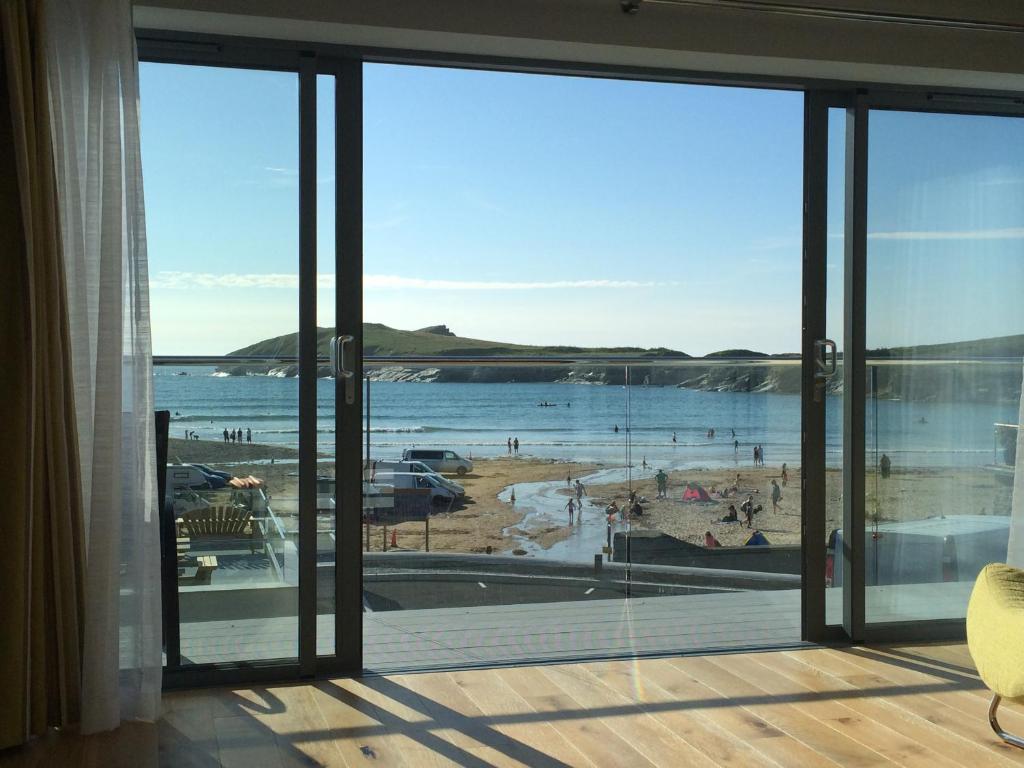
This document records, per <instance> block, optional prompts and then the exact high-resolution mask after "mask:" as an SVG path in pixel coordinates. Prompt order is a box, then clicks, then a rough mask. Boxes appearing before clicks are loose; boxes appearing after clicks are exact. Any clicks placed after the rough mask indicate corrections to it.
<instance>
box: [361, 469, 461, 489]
mask: <svg viewBox="0 0 1024 768" xmlns="http://www.w3.org/2000/svg"><path fill="white" fill-rule="evenodd" d="M378 472H411V473H413V474H419V475H430V476H431V477H434V478H436V479H437V481H438V482H439V483H441V485H443V486H444V487H445V488H447V489H448V490H449V491H451V492H452V493H454V494H455V495H456V496H464V495H465V494H466V489H465V488H463V487H462V486H461V485H459V484H458V483H456V482H455V481H454V480H449V479H448V478H447V477H445V476H444V475H442V474H440V473H439V472H435V471H434V470H433V469H431V468H430V467H428V466H427V465H426V464H424V463H423V462H422V461H383V460H376V461H371V462H369V463H368V464H366V465H365V468H364V470H363V480H370V481H371V482H372V481H373V480H374V479H375V478H376V476H377V473H378Z"/></svg>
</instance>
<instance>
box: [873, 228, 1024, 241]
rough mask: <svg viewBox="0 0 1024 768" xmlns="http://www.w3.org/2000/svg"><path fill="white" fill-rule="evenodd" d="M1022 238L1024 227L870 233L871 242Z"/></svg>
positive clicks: (1023, 236)
mask: <svg viewBox="0 0 1024 768" xmlns="http://www.w3.org/2000/svg"><path fill="white" fill-rule="evenodd" d="M1022 238H1024V227H1005V228H1002V229H964V230H941V229H940V230H908V231H905V232H869V233H868V239H869V240H1020V239H1022Z"/></svg>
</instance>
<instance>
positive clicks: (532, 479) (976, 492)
mask: <svg viewBox="0 0 1024 768" xmlns="http://www.w3.org/2000/svg"><path fill="white" fill-rule="evenodd" d="M168 453H169V457H170V458H171V460H177V459H180V460H182V461H186V462H187V461H194V462H199V463H204V464H209V465H211V466H214V467H216V468H220V469H225V470H227V471H231V472H232V473H234V474H236V475H238V476H248V475H254V476H256V477H258V478H261V479H262V480H264V482H265V483H266V486H267V489H268V492H269V493H270V495H271V497H272V499H274V500H275V501H276V502H277V503H276V504H275V510H276V511H278V512H279V514H281V516H282V517H288V516H290V515H293V514H294V511H293V510H294V509H296V508H297V488H298V465H297V463H296V459H297V452H296V451H295V450H293V449H290V448H284V447H277V446H266V445H256V444H253V445H233V444H230V443H219V442H215V441H201V440H198V441H186V440H180V439H174V438H172V439H171V441H170V445H169V450H168ZM271 459H273V460H274V462H275V463H273V464H271V463H269V462H270V460H271ZM278 462H280V463H278ZM318 472H319V473H321V474H325V475H333V474H334V465H333V463H331V462H328V461H321V462H320V464H319V465H318ZM616 474H617V475H618V476H619V477H618V479H616V480H614V481H612V482H589V483H587V484H586V494H587V495H586V496H585V497H584V515H585V521H586V522H587V523H588V524H589V525H591V526H596V525H597V524H598V521H601V520H603V510H604V508H605V507H606V506H607V505H608V504H609V503H610V502H611V501H612V500H613V499H614V500H615V501H616V502H617V503H618V504H619V506H620V507H621V506H623V504H624V503H625V501H626V499H627V498H628V494H629V489H630V487H632V488H633V489H635V490H636V491H637V493H638V495H639V496H641V497H643V498H645V499H646V502H645V503H644V504H643V508H644V511H645V514H644V515H643V516H642V517H634V518H633V519H632V520H631V525H632V526H633V527H638V528H648V529H654V530H660V531H663V532H664V533H667V534H669V535H671V536H674V537H676V538H679V539H682V540H684V541H687V542H689V543H692V544H703V542H704V532H705V531H711V532H712V533H713V534H714V536H715V537H716V538H717V539H718V540H719V541H720V542H721V543H722V545H724V546H740V545H743V544H744V543H745V542H746V540H747V538H748V537H749V536H750V533H751V530H749V529H748V528H747V526H746V524H745V523H722V522H721V519H722V518H723V517H725V516H726V514H727V510H728V506H729V504H735V505H736V506H737V508H739V505H740V503H741V502H742V501H743V499H745V498H746V496H747V495H748V494H750V495H752V496H753V497H754V503H755V504H759V505H761V506H762V510H761V512H759V513H758V514H757V515H755V517H754V529H757V530H760V531H761V532H762V533H763V534H764V535H765V537H767V539H768V541H769V542H770V543H771V544H784V545H794V544H799V542H800V519H801V512H802V510H801V506H800V480H801V476H800V470H799V468H797V467H794V466H792V465H790V466H789V472H788V475H789V477H788V484H787V485H786V486H785V487H782V480H781V466H767V467H758V468H754V467H752V466H749V465H748V466H746V467H742V466H741V467H738V468H729V469H694V470H686V471H683V470H672V471H669V472H668V476H669V480H668V498H665V499H658V498H657V483H656V481H655V479H654V470H653V469H647V470H643V469H637V468H634V469H633V472H632V478H631V479H630V480H627V479H626V476H625V470H624V469H622V468H615V467H603V466H601V465H598V464H593V463H588V464H582V463H575V462H561V461H554V460H551V459H539V458H535V457H530V456H518V457H500V458H494V459H477V460H476V461H475V466H474V471H473V472H472V473H470V474H468V475H466V476H464V477H463V478H460V479H459V482H460V483H461V484H462V485H463V486H464V487H465V489H466V496H465V499H464V500H463V502H462V503H461V504H460V505H459V506H458V507H457V508H456V509H454V510H453V511H451V512H449V513H439V514H435V515H433V516H431V518H430V524H429V525H430V551H432V552H465V553H482V552H486V551H487V548H488V547H490V548H491V551H492V552H495V553H509V552H514V553H516V554H524V553H526V550H525V549H524V547H527V548H528V549H529V550H532V551H531V552H530V553H531V554H536V553H537V552H538V550H547V549H550V548H551V547H554V546H556V545H559V544H560V543H561V544H563V545H564V544H565V543H571V542H567V540H569V539H571V538H573V537H574V536H575V537H578V536H580V535H581V531H580V528H579V527H578V526H577V527H576V528H570V527H569V526H568V524H567V520H566V521H565V522H563V516H562V514H560V513H559V514H557V515H554V514H551V515H547V516H544V515H537V514H534V513H535V512H536V509H534V508H532V507H531V506H530V503H529V501H530V499H532V498H534V493H535V491H536V489H538V488H539V489H542V490H543V491H544V494H546V495H542V496H537V497H536V498H538V499H540V500H542V501H543V500H545V499H546V500H547V503H548V505H549V507H550V508H554V509H559V508H560V507H561V505H562V504H564V502H565V501H568V498H569V496H570V494H571V493H572V491H571V490H570V488H569V487H567V486H566V484H565V481H566V477H567V476H570V477H571V478H573V479H575V478H577V477H582V478H585V479H586V478H593V477H597V478H601V477H604V476H609V475H616ZM737 474H738V479H737ZM773 479H774V480H776V481H777V482H778V483H779V485H780V489H781V491H782V499H781V502H780V504H779V508H778V510H775V511H773V509H772V504H771V481H772V480H773ZM687 483H697V484H699V485H701V486H702V487H703V488H704V489H706V490H707V491H708V492H709V493H710V494H711V501H710V502H703V503H702V502H683V501H682V494H683V490H684V488H685V487H686V484H687ZM733 484H736V485H737V486H738V489H739V492H738V493H737V494H735V495H730V496H729V497H727V498H722V497H721V496H719V495H718V493H716V492H720V491H721V489H723V488H725V487H727V486H732V485H733ZM876 486H877V494H876ZM511 488H516V489H517V496H518V498H519V502H518V503H517V504H516V505H513V504H511V503H510V501H509V491H510V489H511ZM826 493H827V508H826V511H825V517H826V523H825V529H826V532H828V531H830V530H832V529H833V528H838V527H841V526H842V474H841V472H839V471H838V470H830V471H828V472H827V474H826ZM866 494H867V512H868V519H869V522H870V521H873V520H876V519H877V520H878V522H889V521H899V520H914V519H921V518H926V517H931V516H934V515H938V514H1007V513H1008V510H1009V508H1010V494H1011V486H1010V485H1009V484H1008V483H1006V482H1004V481H1002V480H1000V479H998V478H997V477H996V476H995V475H994V474H993V473H991V472H989V471H987V470H986V469H984V468H981V467H979V468H964V469H952V468H949V469H913V468H906V469H900V468H897V469H895V470H894V471H893V474H892V475H891V476H890V477H888V478H884V479H883V478H881V477H878V478H876V477H875V475H874V474H872V473H869V474H868V477H867V479H866ZM499 495H501V496H502V499H499ZM330 525H332V522H331V521H330V520H328V519H324V520H322V521H321V526H320V527H321V528H325V527H329V526H330ZM620 529H621V528H620ZM392 530H395V535H396V539H397V545H398V547H399V548H400V549H411V550H422V549H424V548H425V544H426V525H425V523H424V522H423V521H412V522H405V523H401V524H398V525H394V526H389V527H388V532H387V534H386V536H387V539H388V541H389V546H388V548H389V549H390V548H391V547H390V538H391V532H392ZM590 533H594V531H590ZM369 538H370V550H371V551H380V550H381V549H383V547H384V542H385V533H384V526H378V525H371V526H370V536H369ZM822 543H823V544H824V542H822Z"/></svg>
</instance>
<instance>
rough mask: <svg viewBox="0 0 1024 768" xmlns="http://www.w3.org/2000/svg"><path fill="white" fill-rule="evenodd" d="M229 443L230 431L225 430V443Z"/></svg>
mask: <svg viewBox="0 0 1024 768" xmlns="http://www.w3.org/2000/svg"><path fill="white" fill-rule="evenodd" d="M227 441H228V431H227V430H226V429H225V430H224V442H225V443H226V442H227Z"/></svg>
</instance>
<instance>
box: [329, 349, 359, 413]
mask: <svg viewBox="0 0 1024 768" xmlns="http://www.w3.org/2000/svg"><path fill="white" fill-rule="evenodd" d="M335 341H336V344H335V346H336V349H337V352H336V353H335V369H334V375H335V377H336V378H339V379H341V380H342V381H343V382H344V385H345V405H352V404H353V403H355V401H356V375H355V373H354V372H353V371H352V369H351V368H350V367H349V362H348V351H349V349H350V347H351V345H352V342H353V341H355V337H353V336H352V335H351V334H347V333H346V334H342V335H341V336H338V337H337V338H336V340H335Z"/></svg>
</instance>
